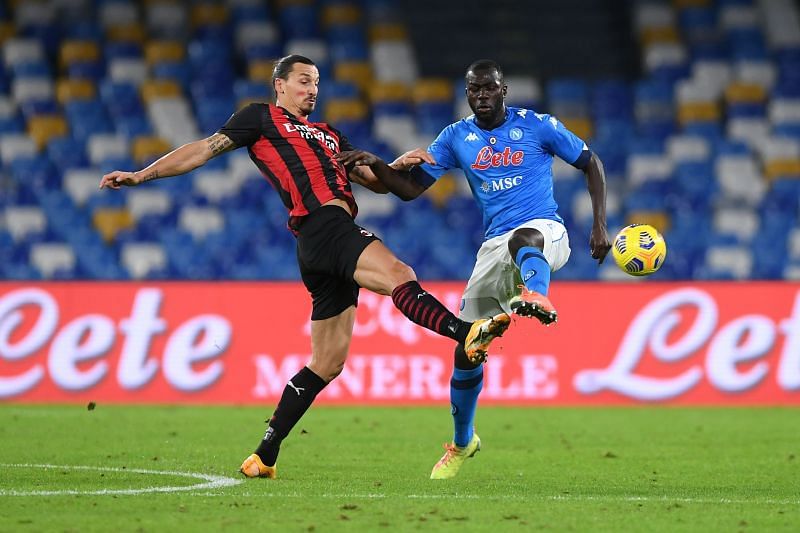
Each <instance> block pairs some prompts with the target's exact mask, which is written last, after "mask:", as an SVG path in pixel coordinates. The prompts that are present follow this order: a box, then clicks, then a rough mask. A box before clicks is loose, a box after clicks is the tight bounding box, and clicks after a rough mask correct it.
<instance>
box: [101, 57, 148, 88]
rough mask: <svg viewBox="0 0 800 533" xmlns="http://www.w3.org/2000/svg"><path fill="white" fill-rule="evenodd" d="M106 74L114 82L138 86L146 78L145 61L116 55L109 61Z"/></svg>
mask: <svg viewBox="0 0 800 533" xmlns="http://www.w3.org/2000/svg"><path fill="white" fill-rule="evenodd" d="M108 75H109V77H110V78H111V79H112V80H113V81H115V82H120V83H132V84H134V85H136V86H139V85H141V84H142V82H144V80H146V79H147V76H148V72H147V63H145V61H144V59H139V58H131V57H118V58H116V59H112V60H111V61H110V62H109V65H108Z"/></svg>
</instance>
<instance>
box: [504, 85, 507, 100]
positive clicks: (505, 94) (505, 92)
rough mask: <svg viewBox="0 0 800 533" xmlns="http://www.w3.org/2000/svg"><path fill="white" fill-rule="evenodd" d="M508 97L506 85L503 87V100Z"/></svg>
mask: <svg viewBox="0 0 800 533" xmlns="http://www.w3.org/2000/svg"><path fill="white" fill-rule="evenodd" d="M507 95H508V85H503V98H505V97H506V96H507Z"/></svg>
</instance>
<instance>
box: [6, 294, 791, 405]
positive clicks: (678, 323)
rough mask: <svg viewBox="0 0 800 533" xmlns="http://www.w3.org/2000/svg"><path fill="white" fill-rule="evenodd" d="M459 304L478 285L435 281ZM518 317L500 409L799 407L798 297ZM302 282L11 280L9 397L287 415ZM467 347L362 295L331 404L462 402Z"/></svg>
mask: <svg viewBox="0 0 800 533" xmlns="http://www.w3.org/2000/svg"><path fill="white" fill-rule="evenodd" d="M424 285H425V287H426V289H427V290H429V291H430V292H431V293H433V294H435V295H436V296H437V297H438V298H439V299H440V300H441V301H443V302H444V303H445V304H446V305H447V306H448V307H450V308H451V309H457V308H458V304H459V299H460V293H461V290H462V288H463V284H462V283H425V284H424ZM550 296H551V299H552V301H553V302H554V304H555V305H556V307H557V309H558V310H559V321H558V323H557V324H555V325H553V326H551V327H543V326H541V325H539V324H538V323H537V322H533V321H531V320H528V319H523V318H517V319H515V320H514V322H513V323H512V326H511V328H510V329H509V331H508V332H507V333H506V335H505V336H504V337H503V338H502V339H498V340H497V341H496V342H495V343H494V344H493V345H492V350H491V352H490V357H489V362H488V363H487V365H486V368H485V379H484V388H483V392H482V394H481V401H482V403H484V404H501V403H511V404H517V405H524V404H529V405H579V404H636V403H653V402H656V403H671V404H707V405H708V404H719V405H733V404H739V405H745V404H750V405H757V404H771V405H777V404H792V405H800V299H798V296H800V284H791V283H780V282H775V283H766V282H764V283H691V284H678V283H653V282H645V283H636V284H608V283H556V284H554V285H553V287H552V289H551V294H550ZM309 320H310V300H309V297H308V294H307V293H306V291H305V289H304V288H303V287H302V285H300V284H296V283H233V282H229V283H193V282H175V283H146V284H144V283H40V284H22V283H0V400H2V401H7V402H8V401H12V402H83V401H89V400H94V401H102V402H124V403H226V404H273V403H275V401H276V400H277V399H278V397H279V396H280V393H281V391H282V390H283V387H284V385H285V383H286V381H287V380H288V379H289V378H291V376H292V375H294V373H295V372H296V371H297V370H298V369H299V368H301V367H302V366H303V365H304V364H305V363H306V362H307V361H308V360H309V357H310V338H309V326H310V321H309ZM452 354H453V341H451V340H449V339H446V338H441V337H438V336H436V335H435V334H432V333H430V332H428V331H426V330H424V329H422V328H420V327H419V326H416V325H414V324H412V323H411V322H409V321H408V320H407V319H406V318H405V317H403V315H402V314H400V312H399V311H397V309H395V307H394V305H393V304H392V301H391V299H390V298H387V297H382V296H378V295H375V294H372V293H369V292H367V291H362V292H361V297H360V305H359V308H358V313H357V319H356V325H355V331H354V337H353V342H352V345H351V349H350V355H349V358H348V361H347V364H346V366H345V370H344V372H343V373H342V375H341V376H340V377H339V378H337V379H336V380H335V381H334V382H333V383H331V385H329V386H328V388H327V389H326V390H325V391H324V392H323V393H322V394H321V395H320V397H319V400H318V401H319V402H320V403H342V404H388V403H403V404H415V403H425V404H438V403H442V402H446V401H447V397H448V394H449V379H450V373H451V367H452Z"/></svg>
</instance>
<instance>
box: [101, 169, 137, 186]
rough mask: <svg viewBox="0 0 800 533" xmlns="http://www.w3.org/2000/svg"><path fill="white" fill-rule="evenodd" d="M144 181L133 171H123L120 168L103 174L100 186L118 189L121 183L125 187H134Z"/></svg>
mask: <svg viewBox="0 0 800 533" xmlns="http://www.w3.org/2000/svg"><path fill="white" fill-rule="evenodd" d="M143 181H144V179H143V178H140V177H138V176H137V175H136V173H135V172H124V171H122V170H115V171H114V172H110V173H108V174H106V175H105V176H103V179H101V180H100V188H101V189H102V188H104V187H108V188H109V189H119V188H120V187H122V186H123V185H125V186H126V187H134V186H136V185H139V184H140V183H142V182H143Z"/></svg>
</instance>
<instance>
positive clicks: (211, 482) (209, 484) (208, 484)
mask: <svg viewBox="0 0 800 533" xmlns="http://www.w3.org/2000/svg"><path fill="white" fill-rule="evenodd" d="M0 468H43V469H53V470H59V469H60V470H91V471H95V472H116V473H123V474H125V473H129V474H144V475H158V476H177V477H187V478H192V479H200V480H203V481H204V483H197V484H194V485H179V486H172V487H144V488H139V489H99V490H77V489H63V490H27V491H25V490H15V489H11V490H7V489H2V488H0V496H72V495H79V494H85V495H118V494H122V495H137V494H146V493H153V492H182V491H194V490H213V489H220V488H224V487H232V486H234V485H238V484H240V483H242V482H243V481H244V480H241V479H234V478H230V477H226V476H215V475H211V474H200V473H196V472H178V471H173V470H148V469H144V468H118V467H111V466H83V465H47V464H28V463H24V464H23V463H15V464H0Z"/></svg>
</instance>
